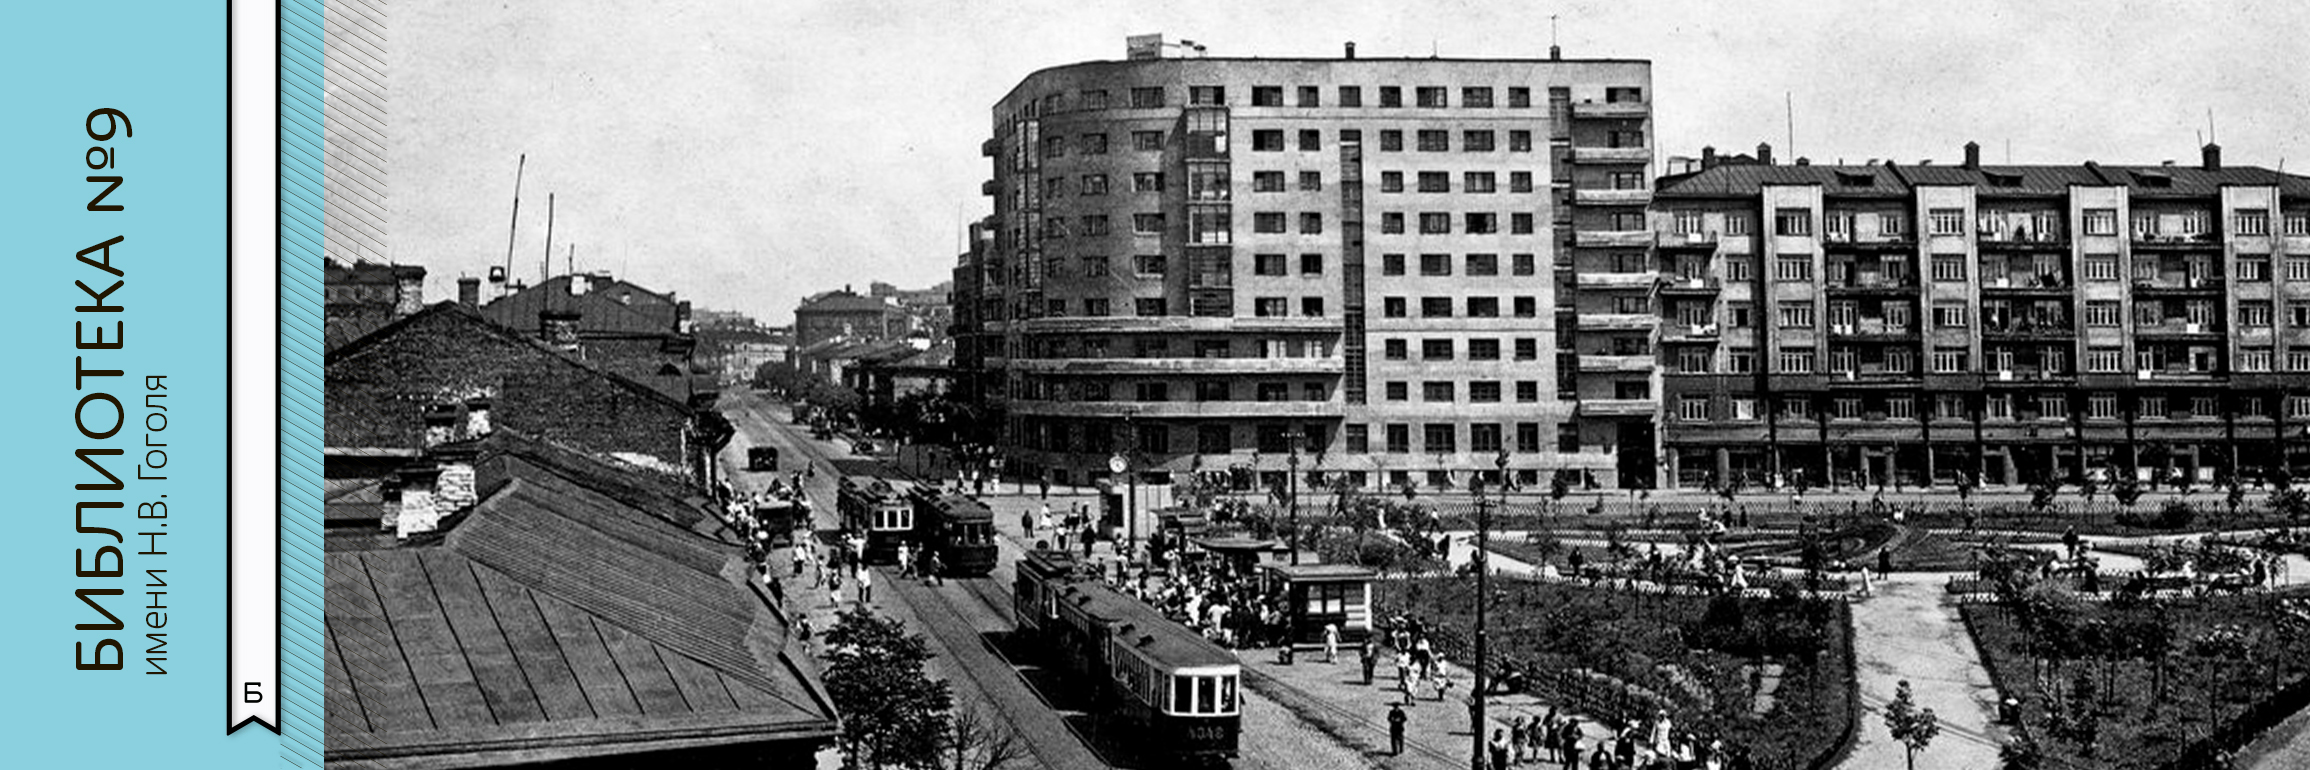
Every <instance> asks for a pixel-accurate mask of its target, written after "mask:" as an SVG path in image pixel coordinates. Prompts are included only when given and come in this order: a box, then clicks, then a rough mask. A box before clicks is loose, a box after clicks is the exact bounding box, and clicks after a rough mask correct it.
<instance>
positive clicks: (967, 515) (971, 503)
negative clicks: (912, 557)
mask: <svg viewBox="0 0 2310 770" xmlns="http://www.w3.org/2000/svg"><path fill="white" fill-rule="evenodd" d="M913 498H914V524H915V528H916V530H915V539H916V542H920V543H922V544H923V547H925V548H929V549H932V550H934V551H936V552H937V553H938V561H939V565H940V566H941V567H942V568H943V571H944V572H945V574H947V575H951V576H961V577H985V576H986V575H987V573H989V572H993V571H994V569H995V514H994V511H991V510H988V509H987V506H986V504H985V503H982V502H979V501H978V500H977V499H975V498H972V497H970V496H968V495H961V494H955V493H951V492H941V491H939V490H938V489H937V488H935V487H932V486H929V485H917V486H916V487H915V488H914V494H913Z"/></svg>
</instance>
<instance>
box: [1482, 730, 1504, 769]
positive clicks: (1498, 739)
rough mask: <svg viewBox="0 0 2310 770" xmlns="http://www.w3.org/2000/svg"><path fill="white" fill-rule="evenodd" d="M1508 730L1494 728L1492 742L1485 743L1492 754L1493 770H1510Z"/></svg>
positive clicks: (1485, 746)
mask: <svg viewBox="0 0 2310 770" xmlns="http://www.w3.org/2000/svg"><path fill="white" fill-rule="evenodd" d="M1508 745H1509V744H1508V731H1506V730H1502V729H1500V728H1497V727H1495V728H1492V742H1490V743H1487V744H1485V745H1484V748H1486V749H1488V750H1489V751H1490V753H1491V755H1492V770H1508Z"/></svg>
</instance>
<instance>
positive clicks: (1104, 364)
mask: <svg viewBox="0 0 2310 770" xmlns="http://www.w3.org/2000/svg"><path fill="white" fill-rule="evenodd" d="M1008 363H1009V368H1011V369H1013V370H1016V371H1021V372H1037V373H1047V374H1128V375H1152V374H1195V375H1200V374H1291V375H1310V374H1314V375H1326V374H1339V373H1341V372H1342V371H1345V370H1346V366H1345V364H1344V363H1342V360H1341V359H1340V358H1338V357H1336V356H1335V357H1327V358H1015V359H1011V360H1010V361H1009V362H1008Z"/></svg>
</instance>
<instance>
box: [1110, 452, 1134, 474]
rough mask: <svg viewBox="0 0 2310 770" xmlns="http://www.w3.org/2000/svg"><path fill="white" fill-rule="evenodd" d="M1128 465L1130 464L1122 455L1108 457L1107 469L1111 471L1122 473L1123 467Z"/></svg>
mask: <svg viewBox="0 0 2310 770" xmlns="http://www.w3.org/2000/svg"><path fill="white" fill-rule="evenodd" d="M1128 467H1130V465H1129V464H1128V463H1126V462H1124V461H1123V456H1122V455H1115V456H1114V457H1109V458H1107V470H1108V471H1109V472H1111V473H1122V472H1123V469H1124V468H1128Z"/></svg>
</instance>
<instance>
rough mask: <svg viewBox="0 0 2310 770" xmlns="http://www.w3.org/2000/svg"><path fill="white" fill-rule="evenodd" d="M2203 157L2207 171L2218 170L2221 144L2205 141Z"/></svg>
mask: <svg viewBox="0 0 2310 770" xmlns="http://www.w3.org/2000/svg"><path fill="white" fill-rule="evenodd" d="M2205 157H2206V170H2207V171H2219V170H2221V168H2222V146H2221V145H2218V144H2215V143H2213V142H2207V143H2206V147H2205Z"/></svg>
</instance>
